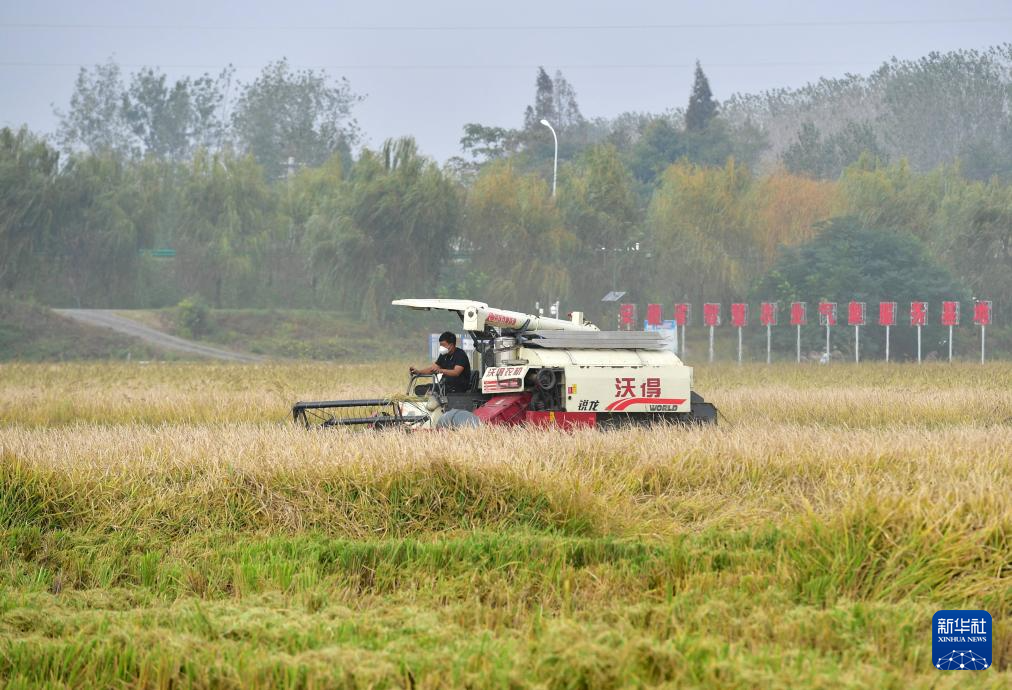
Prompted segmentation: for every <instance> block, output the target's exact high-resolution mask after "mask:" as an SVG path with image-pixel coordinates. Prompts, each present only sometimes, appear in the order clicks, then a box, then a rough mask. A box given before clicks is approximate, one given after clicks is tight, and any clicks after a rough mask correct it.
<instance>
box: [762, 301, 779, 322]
mask: <svg viewBox="0 0 1012 690" xmlns="http://www.w3.org/2000/svg"><path fill="white" fill-rule="evenodd" d="M759 323H761V324H762V325H763V326H776V325H777V303H776V302H763V303H762V304H760V305H759Z"/></svg>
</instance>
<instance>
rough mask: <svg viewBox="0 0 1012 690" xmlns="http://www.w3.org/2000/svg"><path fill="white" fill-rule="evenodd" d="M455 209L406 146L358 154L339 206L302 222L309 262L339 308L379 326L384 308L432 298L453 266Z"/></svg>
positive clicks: (443, 182) (449, 188)
mask: <svg viewBox="0 0 1012 690" xmlns="http://www.w3.org/2000/svg"><path fill="white" fill-rule="evenodd" d="M459 211H460V202H459V196H458V191H457V188H456V187H455V186H454V184H453V182H452V181H451V180H449V179H448V178H447V177H446V176H445V175H444V174H443V172H442V171H441V170H440V169H439V167H438V166H437V165H436V164H435V163H434V162H433V161H432V160H430V159H428V158H426V157H425V156H422V155H420V154H419V153H418V149H417V147H416V145H415V142H414V140H413V139H410V138H405V139H399V140H396V141H394V140H388V141H387V142H386V143H385V144H384V145H383V148H382V149H381V150H379V151H370V150H365V151H363V152H362V155H361V157H360V158H359V160H358V162H356V164H355V166H354V167H353V168H352V170H351V175H350V177H349V179H348V181H347V183H346V184H345V185H344V189H343V192H342V194H341V195H340V197H339V198H337V199H335V200H334V203H332V204H328V205H327V206H325V207H324V208H323V209H322V210H321V212H320V213H318V214H317V215H315V216H314V217H313V218H311V219H310V221H309V227H310V231H311V232H312V234H313V242H314V247H313V259H314V263H315V264H316V266H317V267H318V268H320V269H321V270H323V271H325V272H326V273H327V275H329V277H330V278H331V279H332V281H333V284H334V286H335V287H336V289H337V293H338V298H339V300H340V302H341V304H342V306H345V307H346V308H349V309H353V310H355V311H357V312H359V313H361V314H362V315H363V317H365V318H367V319H369V320H381V319H383V318H384V317H385V316H386V314H387V310H388V307H389V304H390V300H391V299H393V298H395V297H399V296H411V295H424V294H431V293H432V292H434V290H435V289H436V286H437V284H438V281H439V276H440V273H441V272H442V271H443V270H444V269H445V267H446V265H447V264H448V263H449V262H450V261H452V260H453V253H452V249H453V240H454V239H455V237H456V236H457V232H458V222H459Z"/></svg>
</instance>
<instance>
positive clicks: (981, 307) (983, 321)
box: [973, 300, 991, 326]
mask: <svg viewBox="0 0 1012 690" xmlns="http://www.w3.org/2000/svg"><path fill="white" fill-rule="evenodd" d="M973 322H974V323H975V324H977V325H978V326H990V325H991V300H977V301H976V302H974V303H973Z"/></svg>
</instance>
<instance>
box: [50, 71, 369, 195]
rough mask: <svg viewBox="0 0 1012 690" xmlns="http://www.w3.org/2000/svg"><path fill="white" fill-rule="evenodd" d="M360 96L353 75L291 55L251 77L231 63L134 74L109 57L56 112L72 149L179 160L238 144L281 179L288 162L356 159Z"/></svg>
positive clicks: (82, 75)
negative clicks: (243, 77)
mask: <svg viewBox="0 0 1012 690" xmlns="http://www.w3.org/2000/svg"><path fill="white" fill-rule="evenodd" d="M359 100H360V98H359V96H357V95H356V94H355V93H353V92H352V90H351V87H350V85H349V83H348V81H347V80H345V79H341V80H334V79H331V78H330V77H329V76H328V75H327V74H326V72H324V71H322V70H312V69H303V70H298V69H293V68H292V67H291V66H290V65H289V64H288V61H287V60H279V61H277V62H273V63H271V64H269V65H267V66H266V67H265V68H264V69H263V70H262V71H261V73H260V74H259V75H258V76H257V78H256V79H254V80H253V81H251V82H249V83H246V84H242V83H239V82H237V81H236V79H235V70H234V69H232V68H231V67H229V68H226V69H225V70H222V72H221V73H219V74H218V75H211V74H204V75H202V76H200V77H197V78H191V77H183V78H181V79H177V80H175V81H173V80H171V79H170V78H169V77H168V76H167V75H166V74H165V73H163V72H160V71H158V70H155V69H152V68H145V69H141V70H140V71H138V72H136V73H134V74H131V75H130V76H129V77H125V76H124V75H123V72H122V70H121V69H120V67H119V65H117V64H116V63H115V62H113V61H109V62H107V63H105V64H102V65H97V66H95V67H94V68H93V69H84V68H82V69H81V70H80V72H79V73H78V75H77V81H76V82H75V85H74V92H73V95H72V96H71V99H70V104H69V107H68V108H67V109H66V110H65V111H64V110H57V115H58V117H59V122H60V124H59V129H58V131H57V133H56V141H57V143H58V145H59V146H60V148H61V149H62V150H63V151H64V152H65V153H67V154H74V153H81V152H87V153H91V154H104V155H113V156H116V157H119V158H143V157H152V158H158V159H164V160H170V161H175V162H181V161H186V160H190V159H191V158H192V157H193V156H194V155H196V154H197V152H198V151H212V152H217V151H221V150H223V149H225V148H230V149H233V150H235V151H237V152H239V153H242V154H249V155H251V156H253V157H254V158H255V159H256V160H257V161H258V162H259V163H260V165H261V166H262V167H263V168H264V171H265V173H266V175H267V177H268V179H277V178H279V177H282V176H284V175H285V174H287V172H288V171H289V160H291V161H292V163H293V164H295V165H299V166H319V165H322V164H323V163H324V162H326V161H327V159H329V158H330V157H331V156H332V155H334V154H340V155H342V157H343V158H344V159H345V161H346V162H347V161H350V159H351V151H352V147H353V146H354V145H355V144H356V143H357V141H358V138H359V130H358V125H357V123H356V122H355V120H354V118H353V117H352V108H353V107H354V105H355V104H356V103H357V102H358V101H359Z"/></svg>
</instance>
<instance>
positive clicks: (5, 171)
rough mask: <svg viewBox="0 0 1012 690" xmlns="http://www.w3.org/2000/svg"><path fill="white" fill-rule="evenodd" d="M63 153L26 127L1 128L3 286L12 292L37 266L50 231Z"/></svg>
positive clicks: (0, 259)
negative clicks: (38, 257) (15, 129)
mask: <svg viewBox="0 0 1012 690" xmlns="http://www.w3.org/2000/svg"><path fill="white" fill-rule="evenodd" d="M58 164H59V154H58V153H57V152H56V151H55V150H53V149H52V148H50V147H49V146H48V145H47V144H46V143H45V142H44V141H43V140H42V139H39V138H36V137H34V136H33V135H32V134H30V133H29V132H28V130H27V129H25V128H22V129H20V130H19V131H17V132H15V131H13V130H11V129H8V128H4V129H2V130H0V286H2V287H3V288H4V289H7V290H13V289H14V288H16V287H19V286H20V283H21V280H22V279H23V278H26V277H28V276H29V275H31V274H32V272H33V269H34V268H35V267H36V259H37V252H38V251H39V250H41V248H42V245H43V243H44V241H45V239H46V237H47V236H48V234H49V231H50V228H51V219H52V214H53V203H54V191H55V190H54V187H55V180H56V176H57V173H58V169H59V165H58Z"/></svg>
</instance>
